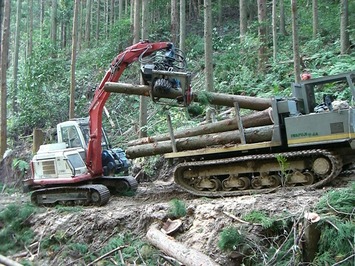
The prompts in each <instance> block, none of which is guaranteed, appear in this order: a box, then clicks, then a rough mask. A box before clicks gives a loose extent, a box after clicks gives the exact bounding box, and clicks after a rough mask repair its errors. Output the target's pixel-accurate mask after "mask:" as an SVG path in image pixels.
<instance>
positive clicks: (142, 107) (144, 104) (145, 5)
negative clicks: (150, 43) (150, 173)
mask: <svg viewBox="0 0 355 266" xmlns="http://www.w3.org/2000/svg"><path fill="white" fill-rule="evenodd" d="M148 11H149V0H145V1H143V2H142V40H145V39H148V29H149V25H148V23H149V20H148V15H149V13H148ZM141 83H143V80H141ZM139 100H140V102H139V131H138V136H139V137H140V138H143V137H146V136H147V130H146V126H147V121H148V99H147V97H144V96H140V99H139Z"/></svg>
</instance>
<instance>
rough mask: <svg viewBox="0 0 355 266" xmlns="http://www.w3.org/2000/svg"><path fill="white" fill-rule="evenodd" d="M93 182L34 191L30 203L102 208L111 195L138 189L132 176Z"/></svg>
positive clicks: (104, 178)
mask: <svg viewBox="0 0 355 266" xmlns="http://www.w3.org/2000/svg"><path fill="white" fill-rule="evenodd" d="M93 182H96V183H93V184H86V185H78V186H77V185H76V186H68V185H63V186H54V187H49V188H41V189H36V190H34V191H33V192H32V194H31V201H32V202H33V203H35V204H36V205H40V206H53V205H56V204H60V205H69V206H74V205H84V206H87V205H90V206H102V205H105V204H106V203H107V202H108V200H109V198H110V196H111V194H131V193H134V192H135V191H136V190H137V188H138V183H137V181H136V179H134V178H133V177H132V176H118V177H109V176H104V177H102V178H99V179H95V180H93Z"/></svg>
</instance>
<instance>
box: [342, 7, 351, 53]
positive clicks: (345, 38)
mask: <svg viewBox="0 0 355 266" xmlns="http://www.w3.org/2000/svg"><path fill="white" fill-rule="evenodd" d="M340 8H341V10H340V46H341V47H340V53H341V54H347V53H349V48H350V41H349V31H348V23H349V4H348V0H341V1H340Z"/></svg>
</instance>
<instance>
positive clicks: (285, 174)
mask: <svg viewBox="0 0 355 266" xmlns="http://www.w3.org/2000/svg"><path fill="white" fill-rule="evenodd" d="M276 160H277V162H278V163H279V165H280V168H281V174H282V185H283V186H284V185H285V183H286V182H287V179H288V177H289V175H288V172H287V169H288V168H289V163H288V162H287V158H286V157H284V156H282V155H281V154H278V155H276Z"/></svg>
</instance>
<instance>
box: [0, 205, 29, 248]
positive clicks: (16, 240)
mask: <svg viewBox="0 0 355 266" xmlns="http://www.w3.org/2000/svg"><path fill="white" fill-rule="evenodd" d="M35 211H36V210H35V207H34V206H33V205H31V204H23V205H19V204H10V205H8V206H7V207H6V208H5V209H3V210H2V211H0V224H3V227H2V228H1V229H0V253H2V254H11V253H13V252H16V251H18V250H21V249H23V248H24V246H25V245H28V244H29V243H31V242H32V241H33V237H34V233H33V231H32V230H31V229H30V225H29V222H28V219H29V217H30V216H31V215H33V213H35Z"/></svg>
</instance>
